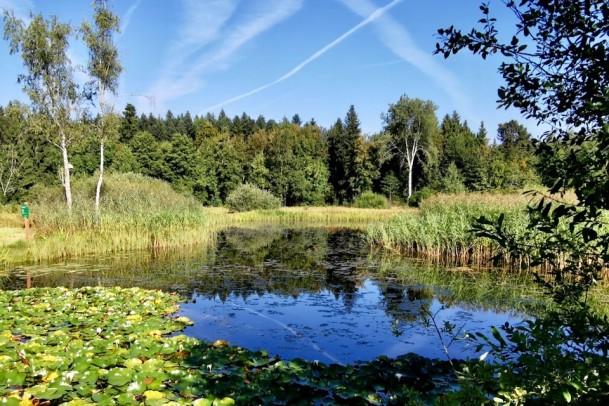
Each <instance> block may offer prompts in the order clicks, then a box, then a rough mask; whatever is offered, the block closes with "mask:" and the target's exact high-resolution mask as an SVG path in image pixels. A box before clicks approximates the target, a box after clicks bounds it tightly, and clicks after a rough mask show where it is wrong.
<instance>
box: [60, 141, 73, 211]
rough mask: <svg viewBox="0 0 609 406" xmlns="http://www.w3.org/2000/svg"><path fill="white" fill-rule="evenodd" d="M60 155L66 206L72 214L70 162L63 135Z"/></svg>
mask: <svg viewBox="0 0 609 406" xmlns="http://www.w3.org/2000/svg"><path fill="white" fill-rule="evenodd" d="M60 149H61V155H62V157H63V187H64V189H65V191H66V205H67V206H68V211H69V212H70V213H71V212H72V187H71V186H70V162H69V161H68V146H67V145H66V138H65V135H62V137H61V148H60Z"/></svg>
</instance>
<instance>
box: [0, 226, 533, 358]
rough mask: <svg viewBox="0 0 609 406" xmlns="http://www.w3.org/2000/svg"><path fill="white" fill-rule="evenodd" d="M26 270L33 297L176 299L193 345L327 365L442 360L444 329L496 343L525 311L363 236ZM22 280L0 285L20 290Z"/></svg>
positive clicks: (251, 243) (233, 239) (228, 245)
mask: <svg viewBox="0 0 609 406" xmlns="http://www.w3.org/2000/svg"><path fill="white" fill-rule="evenodd" d="M27 270H29V271H30V274H31V285H32V286H34V287H39V286H67V287H79V286H86V285H104V286H110V285H120V286H140V287H143V288H155V289H163V290H166V291H176V292H179V293H180V294H182V295H183V296H184V297H185V300H186V301H185V303H184V304H183V305H182V307H181V310H180V313H181V315H183V316H187V317H189V318H190V319H191V320H192V321H193V322H194V326H192V327H188V328H187V329H186V330H185V331H184V333H185V334H188V335H191V336H194V337H197V338H201V339H204V340H207V341H215V340H226V341H228V342H229V343H230V344H232V345H237V346H241V347H245V348H248V349H252V350H262V349H264V350H267V351H269V353H271V354H277V355H280V356H281V357H283V358H285V359H291V358H296V357H300V358H304V359H307V360H318V361H321V362H327V363H341V364H347V363H352V362H354V361H357V360H371V359H373V358H376V357H378V356H380V355H387V356H390V357H393V356H397V355H400V354H404V353H408V352H414V353H417V354H420V355H423V356H427V357H432V358H443V357H444V356H445V355H444V351H443V344H446V345H447V344H449V342H450V341H451V335H450V334H448V333H446V332H443V330H444V329H445V327H446V326H447V324H448V325H451V326H453V330H454V331H455V332H457V333H458V335H459V336H463V335H464V334H465V333H466V332H467V333H472V332H476V331H481V332H488V331H489V328H490V326H491V325H495V326H497V325H501V324H503V323H505V322H509V323H517V322H519V321H520V320H522V318H523V317H524V313H523V309H526V308H527V306H526V302H523V301H522V300H520V296H521V294H519V293H518V289H517V288H516V287H510V286H503V288H502V289H503V290H502V291H501V292H503V291H505V290H506V289H507V292H515V293H512V294H510V293H508V294H505V293H503V294H500V293H499V290H496V289H495V288H497V283H496V282H495V281H494V280H493V279H491V280H490V282H489V279H488V278H484V281H486V282H485V283H487V285H486V286H477V285H481V284H482V283H483V282H482V277H481V276H476V275H473V276H472V275H469V276H468V275H458V274H457V273H456V272H455V271H449V270H438V269H435V268H433V267H430V266H427V267H425V266H422V265H421V264H419V263H417V262H416V261H412V260H409V259H407V258H400V257H399V256H396V255H387V254H386V253H385V254H383V255H381V254H380V253H375V252H372V251H371V249H370V247H368V246H367V244H366V243H365V241H364V238H363V235H362V233H361V232H358V231H355V230H346V229H335V230H330V229H322V228H302V229H282V228H276V227H275V228H273V227H268V228H258V229H255V230H250V229H232V230H227V231H224V232H222V233H220V234H219V236H218V241H217V243H216V244H215V246H214V247H208V248H200V249H198V250H196V251H188V252H174V253H163V254H160V255H159V254H158V253H157V254H154V253H147V254H142V253H139V254H135V253H133V254H130V255H124V256H121V257H111V258H99V257H92V258H80V259H78V260H72V261H69V262H62V263H57V264H53V265H46V266H34V267H27ZM25 271H26V269H17V270H15V271H13V272H12V275H11V276H9V277H5V278H3V279H0V284H3V285H4V287H9V288H15V287H20V285H23V284H24V278H23V275H24V272H25ZM431 274H433V275H435V278H432V280H431V281H430V278H429V275H431ZM455 278H457V279H458V280H457V282H455V280H456V279H455ZM463 278H465V279H464V280H462V279H463ZM502 283H503V282H502ZM0 287H1V286H0ZM523 303H524V304H525V306H523ZM440 337H442V339H440ZM449 351H450V355H451V356H452V357H453V358H465V357H474V356H476V353H475V352H474V351H473V346H472V345H471V344H468V342H467V341H454V342H452V344H451V345H450V347H449Z"/></svg>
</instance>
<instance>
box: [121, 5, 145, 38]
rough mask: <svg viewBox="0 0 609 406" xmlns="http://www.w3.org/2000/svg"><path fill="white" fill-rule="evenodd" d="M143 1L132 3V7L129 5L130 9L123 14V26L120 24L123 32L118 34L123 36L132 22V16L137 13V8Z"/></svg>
mask: <svg viewBox="0 0 609 406" xmlns="http://www.w3.org/2000/svg"><path fill="white" fill-rule="evenodd" d="M141 2H142V0H136V2H135V3H133V4H132V5H131V7H129V9H128V10H127V12H126V13H125V15H123V17H122V18H121V26H120V31H121V32H120V34H119V35H118V36H119V37H121V36H122V35H123V34H124V33H125V32H126V31H127V29H128V28H129V24H130V23H131V18H132V17H133V13H135V10H137V8H138V7H139V6H140V3H141Z"/></svg>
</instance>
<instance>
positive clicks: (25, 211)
mask: <svg viewBox="0 0 609 406" xmlns="http://www.w3.org/2000/svg"><path fill="white" fill-rule="evenodd" d="M21 217H22V218H23V226H24V228H25V239H26V240H29V239H30V208H29V207H28V205H27V202H23V204H22V205H21Z"/></svg>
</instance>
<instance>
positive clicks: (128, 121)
mask: <svg viewBox="0 0 609 406" xmlns="http://www.w3.org/2000/svg"><path fill="white" fill-rule="evenodd" d="M140 130H141V128H140V120H139V118H138V117H137V111H136V110H135V106H134V105H133V104H131V103H128V104H127V105H126V106H125V110H123V116H122V117H121V124H120V127H119V129H118V134H119V141H120V142H122V143H128V142H129V141H131V139H132V138H133V136H134V135H135V133H137V132H138V131H140Z"/></svg>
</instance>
